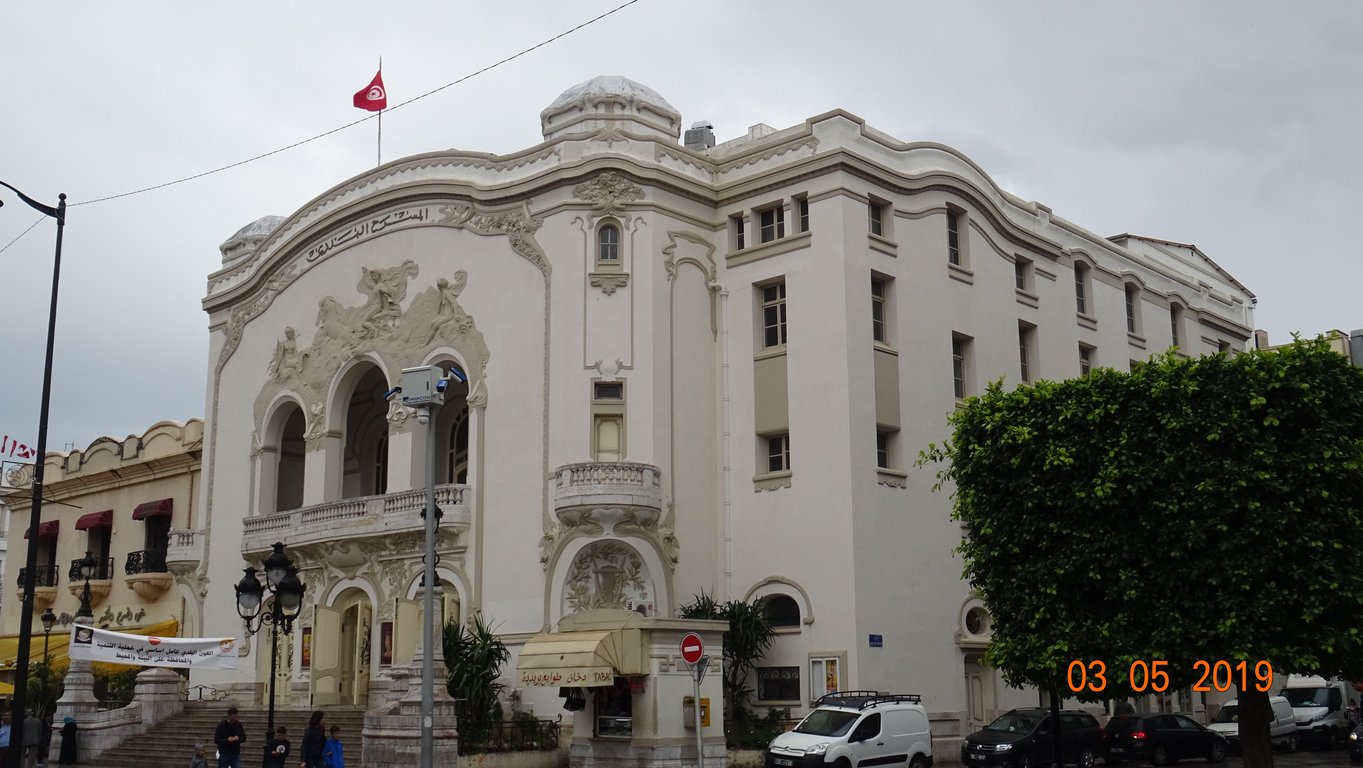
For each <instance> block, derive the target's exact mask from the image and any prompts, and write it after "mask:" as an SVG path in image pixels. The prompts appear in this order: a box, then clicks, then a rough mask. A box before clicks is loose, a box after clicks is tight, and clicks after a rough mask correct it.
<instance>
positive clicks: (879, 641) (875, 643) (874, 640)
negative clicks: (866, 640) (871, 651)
mask: <svg viewBox="0 0 1363 768" xmlns="http://www.w3.org/2000/svg"><path fill="white" fill-rule="evenodd" d="M871 647H872V648H884V647H885V636H884V635H871Z"/></svg>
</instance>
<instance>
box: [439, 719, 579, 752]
mask: <svg viewBox="0 0 1363 768" xmlns="http://www.w3.org/2000/svg"><path fill="white" fill-rule="evenodd" d="M562 719H563V716H562V715H559V718H558V720H530V719H525V720H495V721H493V722H490V723H480V724H478V725H475V726H472V727H468V726H465V729H466V730H464V731H461V732H460V734H459V754H461V755H471V754H478V753H483V752H533V751H549V750H554V749H558V738H559V721H560V720H562ZM465 734H467V735H465Z"/></svg>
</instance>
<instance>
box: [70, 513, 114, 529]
mask: <svg viewBox="0 0 1363 768" xmlns="http://www.w3.org/2000/svg"><path fill="white" fill-rule="evenodd" d="M112 527H114V511H113V510H112V509H106V510H104V511H103V512H91V513H89V514H85V515H81V516H80V519H79V520H77V521H76V530H78V531H87V530H89V529H91V528H112Z"/></svg>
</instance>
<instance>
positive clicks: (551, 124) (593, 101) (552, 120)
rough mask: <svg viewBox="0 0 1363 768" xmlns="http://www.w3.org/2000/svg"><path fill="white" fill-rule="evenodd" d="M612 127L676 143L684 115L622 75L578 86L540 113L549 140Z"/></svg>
mask: <svg viewBox="0 0 1363 768" xmlns="http://www.w3.org/2000/svg"><path fill="white" fill-rule="evenodd" d="M622 123H623V124H622ZM610 124H614V125H615V126H616V127H619V128H622V129H624V130H629V131H633V132H637V133H643V134H653V135H660V136H664V137H668V138H671V139H672V140H674V141H675V140H676V139H678V138H679V137H680V136H681V113H680V112H678V111H677V109H676V108H675V107H673V106H672V105H671V104H669V103H667V99H664V98H663V97H662V96H661V95H659V94H658V92H657V91H655V90H653V89H652V88H649V87H648V86H647V85H644V84H642V83H636V82H635V81H633V80H630V79H629V78H628V77H623V76H621V75H599V76H597V77H593V78H592V79H590V80H587V81H586V82H582V83H578V84H577V85H574V86H573V87H572V88H569V89H568V90H566V91H564V92H563V93H561V94H559V96H558V98H557V99H554V101H553V103H552V104H550V105H549V106H547V107H545V108H544V111H542V112H540V126H541V128H542V129H543V131H544V138H546V139H552V138H556V137H558V136H563V135H566V134H570V133H595V132H596V131H599V130H601V129H602V128H606V127H609V126H610Z"/></svg>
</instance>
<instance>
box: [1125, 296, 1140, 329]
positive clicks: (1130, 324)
mask: <svg viewBox="0 0 1363 768" xmlns="http://www.w3.org/2000/svg"><path fill="white" fill-rule="evenodd" d="M1139 300H1140V295H1139V293H1138V292H1137V288H1136V286H1134V285H1128V286H1127V287H1126V332H1127V333H1135V332H1136V302H1137V301H1139Z"/></svg>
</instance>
